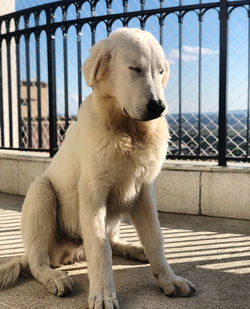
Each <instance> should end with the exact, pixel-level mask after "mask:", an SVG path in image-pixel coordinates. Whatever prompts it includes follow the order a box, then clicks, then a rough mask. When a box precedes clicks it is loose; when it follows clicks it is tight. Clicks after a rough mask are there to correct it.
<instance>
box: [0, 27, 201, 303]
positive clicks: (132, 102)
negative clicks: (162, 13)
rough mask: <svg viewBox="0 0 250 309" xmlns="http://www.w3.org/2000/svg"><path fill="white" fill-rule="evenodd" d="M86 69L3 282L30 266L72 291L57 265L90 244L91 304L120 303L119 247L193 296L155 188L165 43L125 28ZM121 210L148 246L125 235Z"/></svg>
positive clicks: (162, 130)
mask: <svg viewBox="0 0 250 309" xmlns="http://www.w3.org/2000/svg"><path fill="white" fill-rule="evenodd" d="M83 73H84V76H85V79H86V82H87V85H88V86H90V87H93V92H92V93H91V94H90V95H89V96H88V97H87V98H86V100H85V101H84V102H83V104H82V106H81V108H80V110H79V114H78V121H77V122H76V123H75V124H74V125H72V126H71V127H70V128H69V129H68V131H67V134H66V138H65V140H64V142H63V144H62V147H61V148H60V150H59V151H58V152H57V154H56V155H55V157H54V158H53V160H52V162H51V164H50V166H49V168H48V169H47V171H46V172H45V173H44V175H42V176H41V177H38V178H37V179H36V180H35V181H34V182H33V183H32V185H31V187H30V189H29V191H28V194H27V196H26V199H25V202H24V205H23V211H22V235H23V241H24V245H25V248H26V252H27V253H26V254H25V255H24V256H23V257H20V258H15V259H14V260H12V261H10V262H9V263H7V264H4V265H2V266H1V268H0V286H1V287H2V288H3V287H5V286H8V285H11V284H13V283H14V282H15V281H16V279H17V277H18V276H19V274H20V272H21V271H22V270H23V269H25V268H26V269H29V270H30V272H31V274H32V275H33V276H34V278H35V279H36V280H38V281H39V282H41V283H42V284H43V285H44V286H45V287H46V288H47V289H48V290H49V291H50V292H51V293H53V294H56V295H59V296H61V295H62V294H65V293H67V292H69V291H71V290H72V280H71V278H70V277H68V276H66V274H65V273H64V272H62V271H59V270H56V269H53V268H51V266H56V265H60V264H64V263H68V262H72V261H74V260H76V259H80V258H81V257H82V256H83V254H84V250H85V254H86V259H87V262H88V276H89V281H90V287H89V307H90V308H106V309H107V308H108V309H111V308H118V306H119V305H118V300H117V298H116V292H115V287H114V282H113V274H112V251H113V254H116V255H121V256H125V257H127V258H133V259H138V260H141V261H146V260H147V259H148V260H149V261H150V265H151V268H152V272H153V275H154V277H155V278H156V280H157V282H158V284H159V286H160V287H161V289H162V290H163V292H164V293H165V294H166V295H169V296H172V295H180V296H190V295H192V294H193V293H194V292H195V288H194V286H193V285H192V284H191V283H190V282H189V281H187V280H186V279H184V278H181V277H179V276H176V275H175V274H174V272H173V271H172V269H171V268H170V266H169V264H168V262H167V260H166V258H165V254H164V249H163V236H162V232H161V228H160V225H159V221H158V216H157V209H156V205H155V196H154V190H153V182H154V179H155V178H156V176H157V175H158V173H159V171H160V169H161V166H162V162H163V160H164V159H165V155H166V151H167V143H168V139H169V135H168V127H167V123H166V120H165V117H164V116H165V114H166V110H167V107H166V102H165V98H164V91H163V88H164V87H165V84H166V82H167V79H168V64H167V61H166V59H165V56H164V52H163V49H162V48H161V46H160V45H159V43H158V42H157V40H156V39H155V38H154V37H153V36H152V35H151V34H150V33H148V32H145V31H142V30H138V29H126V28H124V29H119V30H117V31H115V32H114V33H112V34H111V35H110V36H109V38H108V39H104V40H102V41H100V42H99V43H97V44H96V45H95V46H93V47H92V48H91V50H90V56H89V58H88V59H87V60H86V62H85V63H84V65H83ZM123 214H125V215H129V217H130V218H131V221H132V222H133V224H134V225H135V227H136V229H137V232H138V234H139V237H140V240H141V243H142V245H143V247H140V246H135V245H131V244H128V243H126V242H124V241H121V240H120V239H119V223H120V218H121V216H122V215H123ZM83 247H84V250H83ZM144 250H145V254H144ZM146 257H147V258H146Z"/></svg>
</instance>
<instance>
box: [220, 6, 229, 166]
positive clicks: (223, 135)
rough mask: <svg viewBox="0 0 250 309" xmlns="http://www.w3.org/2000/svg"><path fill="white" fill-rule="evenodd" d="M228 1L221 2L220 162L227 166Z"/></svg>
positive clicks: (221, 164)
mask: <svg viewBox="0 0 250 309" xmlns="http://www.w3.org/2000/svg"><path fill="white" fill-rule="evenodd" d="M227 34H228V33H227V0H221V1H220V72H219V162H218V164H219V165H220V166H226V164H227V160H226V139H227Z"/></svg>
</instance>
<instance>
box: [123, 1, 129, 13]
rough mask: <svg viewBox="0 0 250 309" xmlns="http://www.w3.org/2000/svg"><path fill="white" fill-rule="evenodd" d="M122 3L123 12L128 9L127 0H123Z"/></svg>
mask: <svg viewBox="0 0 250 309" xmlns="http://www.w3.org/2000/svg"><path fill="white" fill-rule="evenodd" d="M122 4H123V12H124V13H127V11H128V0H123V1H122Z"/></svg>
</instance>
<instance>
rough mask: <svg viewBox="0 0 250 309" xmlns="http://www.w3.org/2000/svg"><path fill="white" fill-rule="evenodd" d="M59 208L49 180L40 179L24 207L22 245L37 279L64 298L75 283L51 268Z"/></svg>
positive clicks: (42, 177)
mask: <svg viewBox="0 0 250 309" xmlns="http://www.w3.org/2000/svg"><path fill="white" fill-rule="evenodd" d="M56 208H57V201H56V195H55V192H54V190H53V187H52V185H51V183H50V181H49V179H48V178H47V177H46V176H41V177H39V178H37V179H36V180H35V181H34V182H33V183H32V185H31V187H30V189H29V191H28V193H27V196H26V198H25V201H24V205H23V211H22V234H23V241H24V245H25V247H26V250H27V254H28V263H29V268H30V271H31V273H32V275H33V276H34V278H35V279H36V280H37V281H39V282H40V283H42V284H43V285H44V286H45V287H46V288H47V289H48V290H49V291H50V292H51V293H52V294H55V295H58V296H61V295H63V294H66V293H68V292H70V291H72V280H71V278H69V277H67V276H66V274H65V273H64V272H62V271H59V270H55V269H52V268H51V267H50V259H51V257H50V252H52V250H51V248H52V247H53V246H54V245H55V243H56V240H55V235H56V228H57V222H56ZM52 259H53V257H52Z"/></svg>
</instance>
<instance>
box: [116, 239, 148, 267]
mask: <svg viewBox="0 0 250 309" xmlns="http://www.w3.org/2000/svg"><path fill="white" fill-rule="evenodd" d="M112 250H113V254H114V255H118V256H123V257H124V258H125V259H132V260H138V261H140V262H144V263H148V262H149V261H148V258H147V257H146V254H145V251H144V248H143V247H142V246H140V245H137V244H128V243H126V242H118V243H114V244H113V245H112Z"/></svg>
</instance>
